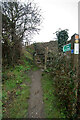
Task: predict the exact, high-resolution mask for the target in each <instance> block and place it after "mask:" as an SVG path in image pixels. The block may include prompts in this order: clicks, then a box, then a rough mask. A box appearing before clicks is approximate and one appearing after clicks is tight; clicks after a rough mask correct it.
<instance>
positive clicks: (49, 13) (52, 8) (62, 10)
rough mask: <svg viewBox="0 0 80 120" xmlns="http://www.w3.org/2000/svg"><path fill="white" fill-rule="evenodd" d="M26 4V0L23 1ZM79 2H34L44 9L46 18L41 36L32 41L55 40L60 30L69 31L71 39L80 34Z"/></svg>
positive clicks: (75, 0)
mask: <svg viewBox="0 0 80 120" xmlns="http://www.w3.org/2000/svg"><path fill="white" fill-rule="evenodd" d="M21 1H24V2H26V0H21ZM78 1H79V0H34V2H35V3H37V5H38V6H39V8H40V9H42V16H43V18H44V20H43V23H42V24H41V31H40V32H39V35H35V36H34V38H33V39H32V41H36V42H47V41H51V40H54V38H55V37H56V36H55V35H54V34H53V33H55V32H56V31H57V30H58V29H59V28H61V29H62V30H63V29H69V39H70V38H71V36H72V35H73V34H74V33H78Z"/></svg>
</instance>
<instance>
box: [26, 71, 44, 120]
mask: <svg viewBox="0 0 80 120" xmlns="http://www.w3.org/2000/svg"><path fill="white" fill-rule="evenodd" d="M41 73H42V72H41V70H37V71H34V72H32V73H31V80H32V84H31V90H30V93H31V94H30V99H29V108H28V118H44V110H43V106H44V105H43V96H42V94H43V93H42V87H41Z"/></svg>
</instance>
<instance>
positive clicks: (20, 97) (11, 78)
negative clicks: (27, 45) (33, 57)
mask: <svg viewBox="0 0 80 120" xmlns="http://www.w3.org/2000/svg"><path fill="white" fill-rule="evenodd" d="M31 68H32V66H31V65H30V64H29V62H27V61H26V60H24V64H23V65H22V64H21V65H16V66H15V68H9V69H7V70H6V71H4V72H3V81H4V84H3V86H2V89H3V92H2V98H3V118H26V117H27V112H28V111H27V110H28V99H29V95H30V92H29V88H30V87H29V86H30V84H31V81H30V78H29V76H28V71H29V70H30V69H31Z"/></svg>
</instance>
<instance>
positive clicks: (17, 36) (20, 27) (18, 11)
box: [2, 1, 41, 61]
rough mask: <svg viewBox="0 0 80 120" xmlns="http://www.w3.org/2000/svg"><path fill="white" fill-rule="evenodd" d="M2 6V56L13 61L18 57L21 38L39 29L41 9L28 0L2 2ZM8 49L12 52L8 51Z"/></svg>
mask: <svg viewBox="0 0 80 120" xmlns="http://www.w3.org/2000/svg"><path fill="white" fill-rule="evenodd" d="M2 7H3V11H2V18H3V21H2V22H3V25H2V36H3V47H4V48H3V56H4V58H6V59H7V60H8V59H10V58H11V60H12V61H14V59H16V57H20V52H21V43H22V41H23V39H24V38H26V37H27V38H28V37H30V36H31V35H33V34H34V33H35V32H38V31H39V30H40V28H39V26H40V24H41V14H40V11H41V10H40V9H39V8H38V7H37V6H36V4H35V3H32V2H30V1H27V2H26V4H24V3H20V2H2ZM8 48H9V49H8ZM19 48H20V49H19ZM5 49H6V51H5ZM10 50H12V51H13V53H10ZM10 56H11V57H10Z"/></svg>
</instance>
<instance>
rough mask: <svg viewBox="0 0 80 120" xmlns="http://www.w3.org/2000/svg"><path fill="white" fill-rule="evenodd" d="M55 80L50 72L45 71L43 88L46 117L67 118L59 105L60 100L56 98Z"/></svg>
mask: <svg viewBox="0 0 80 120" xmlns="http://www.w3.org/2000/svg"><path fill="white" fill-rule="evenodd" d="M53 84H54V81H53V77H52V76H51V75H50V73H48V74H47V73H46V72H44V73H43V76H42V88H43V100H44V110H45V115H46V116H45V117H46V118H65V115H64V113H62V112H60V109H59V108H58V107H57V106H58V104H59V102H58V100H57V99H56V97H55V95H54V92H55V89H54V87H53Z"/></svg>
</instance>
